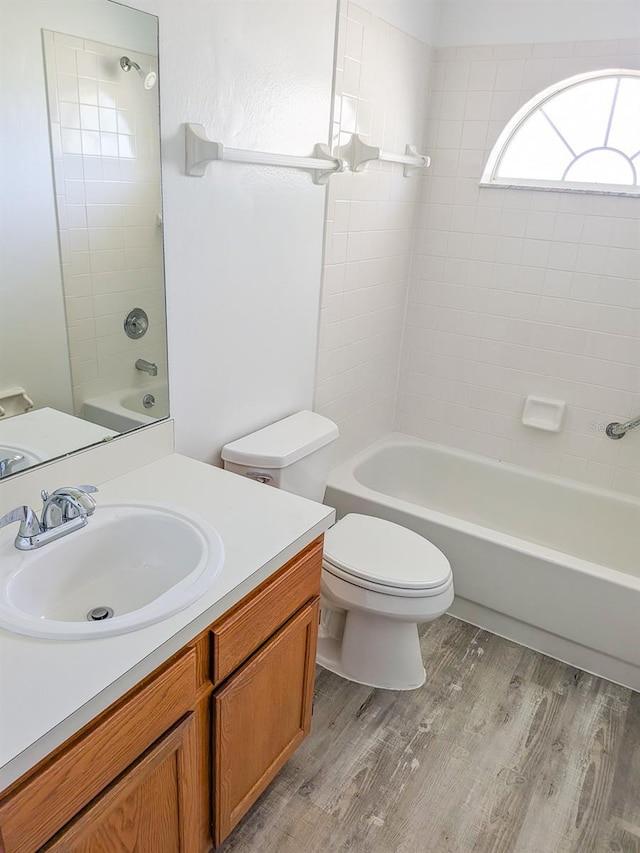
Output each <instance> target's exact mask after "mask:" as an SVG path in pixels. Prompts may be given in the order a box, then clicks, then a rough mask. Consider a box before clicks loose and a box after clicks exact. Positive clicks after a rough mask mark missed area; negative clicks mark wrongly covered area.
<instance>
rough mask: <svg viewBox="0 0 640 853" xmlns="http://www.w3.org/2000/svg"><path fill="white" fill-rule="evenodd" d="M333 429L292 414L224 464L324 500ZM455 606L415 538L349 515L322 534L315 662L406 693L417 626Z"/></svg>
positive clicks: (428, 552)
mask: <svg viewBox="0 0 640 853" xmlns="http://www.w3.org/2000/svg"><path fill="white" fill-rule="evenodd" d="M337 437H338V427H337V426H336V425H335V424H334V423H333V421H330V420H329V419H328V418H325V417H322V416H321V415H317V414H315V413H314V412H308V411H305V412H298V413H297V414H295V415H291V417H288V418H285V419H284V420H281V421H278V422H277V423H275V424H271V426H268V427H265V428H264V429H261V430H259V431H258V432H254V433H251V434H250V435H247V436H245V437H244V438H241V439H238V440H237V441H233V442H231V443H230V444H227V445H225V446H224V447H223V449H222V459H223V460H224V466H225V468H226V469H227V470H229V471H235V472H236V473H238V474H242V475H244V476H245V477H250V478H252V479H254V480H258V481H259V482H262V483H268V484H269V485H272V486H276V487H277V488H280V489H284V490H285V491H289V492H293V493H294V494H297V495H301V496H302V497H305V498H310V499H311V500H316V501H321V500H322V498H323V497H324V491H325V487H326V482H327V476H328V473H329V460H330V456H331V445H332V444H333V442H334V441H335V440H336V438H337ZM452 602H453V576H452V573H451V566H450V565H449V561H448V560H447V558H446V557H445V556H444V554H443V553H442V552H441V551H439V550H438V549H437V548H436V547H435V545H433V544H432V543H431V542H429V541H428V540H427V539H425V538H424V537H422V536H419V535H418V534H417V533H414V532H413V531H411V530H408V529H407V528H406V527H401V526H400V525H398V524H393V523H392V522H390V521H385V520H383V519H381V518H376V517H374V516H370V515H359V514H356V513H350V514H349V515H346V516H344V518H342V519H341V520H340V521H338V522H337V523H336V524H335V525H334V526H333V527H332V528H331V529H330V530H329V531H328V532H327V534H326V536H325V550H324V562H323V573H322V596H321V603H320V608H321V624H320V634H319V639H318V657H317V661H318V663H319V664H320V665H321V666H323V667H325V669H329V670H331V671H332V672H335V673H337V674H338V675H341V676H343V677H344V678H348V679H350V680H351V681H356V682H359V683H360V684H367V685H370V686H372V687H382V688H386V689H389V690H412V689H414V688H416V687H420V685H422V684H423V683H424V681H425V677H426V676H425V670H424V666H423V663H422V655H421V652H420V642H419V638H418V625H419V624H420V623H421V622H431V621H433V620H434V619H437V618H438V617H439V616H442V615H443V614H444V613H445V612H446V611H447V610H448V609H449V607H450V606H451V604H452Z"/></svg>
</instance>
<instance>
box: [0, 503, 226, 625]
mask: <svg viewBox="0 0 640 853" xmlns="http://www.w3.org/2000/svg"><path fill="white" fill-rule="evenodd" d="M15 532H16V531H15V530H11V531H9V533H10V535H8V536H5V535H4V534H5V533H6V531H3V536H2V542H1V546H0V558H1V559H0V566H1V569H0V571H1V577H0V625H1V626H2V627H3V628H8V629H9V630H11V631H15V632H17V633H19V634H27V635H29V636H32V637H46V638H49V639H57V640H80V639H91V638H94V637H108V636H111V635H114V634H123V633H126V632H127V631H134V630H137V629H138V628H144V627H145V626H147V625H151V624H153V623H154V622H159V621H160V620H162V619H166V618H167V617H168V616H171V615H173V614H174V613H177V612H178V611H180V610H183V609H184V608H185V607H188V606H189V605H190V604H193V603H194V602H195V601H196V600H197V599H198V598H199V597H200V596H201V595H202V594H203V593H204V592H206V590H207V589H208V588H209V587H210V586H211V584H212V583H213V581H214V580H215V578H216V577H217V575H218V574H219V573H220V571H221V569H222V564H223V562H224V546H223V544H222V540H221V539H220V536H219V534H218V533H217V531H216V530H214V528H213V527H211V526H210V525H209V524H207V522H205V521H204V520H203V519H201V518H199V517H198V516H196V515H193V514H192V513H189V512H186V511H185V510H182V509H177V508H173V507H167V506H165V505H156V504H153V503H133V502H132V503H126V504H124V503H123V504H99V505H98V507H97V509H96V511H95V513H94V515H92V516H91V518H90V519H89V523H88V524H87V526H86V527H84V528H82V529H81V530H76V531H74V532H72V533H69V534H68V535H67V536H64V537H63V538H62V539H58V540H56V541H55V542H50V543H49V544H47V545H44V546H43V547H42V548H39V549H37V550H35V551H27V552H23V551H18V550H17V549H16V548H15V547H14V546H13V539H14V536H15ZM96 608H98V610H99V612H100V609H102V608H109V609H111V610H113V615H112V616H110V617H108V618H106V619H104V620H103V621H92V620H90V619H89V616H88V614H89V613H90V612H91V611H94V610H95V609H96Z"/></svg>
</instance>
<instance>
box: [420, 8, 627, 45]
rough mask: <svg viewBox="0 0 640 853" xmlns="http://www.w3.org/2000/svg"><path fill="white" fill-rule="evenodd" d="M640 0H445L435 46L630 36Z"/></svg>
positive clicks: (599, 39) (592, 39)
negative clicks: (639, 0)
mask: <svg viewBox="0 0 640 853" xmlns="http://www.w3.org/2000/svg"><path fill="white" fill-rule="evenodd" d="M639 33H640V7H639V6H638V0H441V4H440V13H439V20H438V35H437V41H436V44H438V45H439V46H445V45H472V44H521V43H523V42H526V43H531V42H543V43H544V42H578V41H601V40H603V39H624V38H632V37H634V36H637V35H638V34H639Z"/></svg>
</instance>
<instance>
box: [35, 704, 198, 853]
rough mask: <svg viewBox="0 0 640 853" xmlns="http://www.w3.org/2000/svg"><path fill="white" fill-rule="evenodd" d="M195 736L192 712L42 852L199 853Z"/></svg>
mask: <svg viewBox="0 0 640 853" xmlns="http://www.w3.org/2000/svg"><path fill="white" fill-rule="evenodd" d="M195 735H196V726H195V716H194V715H193V714H190V715H189V716H188V717H187V719H186V720H184V721H183V722H181V723H179V724H178V725H177V726H176V727H175V728H174V729H172V730H171V731H170V732H169V733H168V734H166V735H165V736H164V737H163V738H161V739H160V741H159V742H158V743H157V744H155V745H154V746H153V747H151V749H149V750H148V751H147V752H146V753H145V754H144V755H143V756H142V757H141V758H140V759H139V760H138V761H136V762H135V763H134V764H133V766H132V767H130V768H129V770H127V771H126V773H124V774H123V775H122V776H121V777H120V778H119V779H117V780H116V781H115V782H114V783H113V784H112V785H110V786H109V787H108V788H107V789H106V791H104V793H102V794H101V795H100V796H99V797H97V798H96V799H95V800H94V801H93V802H92V803H91V804H90V805H89V806H88V807H87V808H86V809H85V810H84V811H83V812H81V813H80V815H79V816H78V817H77V818H76V819H75V820H74V821H72V822H71V824H69V825H68V826H67V827H65V829H63V830H62V832H61V833H59V835H58V836H56V837H55V838H54V839H53V840H52V841H51V842H49V844H47V845H46V846H45V847H43V848H42V849H41V851H40V853H196V851H197V849H198V848H197V836H196V835H195V831H196V825H195V822H194V820H193V816H192V815H191V814H190V812H191V810H192V806H191V803H190V795H191V784H190V780H191V778H192V776H193V774H194V760H195V743H194V738H195Z"/></svg>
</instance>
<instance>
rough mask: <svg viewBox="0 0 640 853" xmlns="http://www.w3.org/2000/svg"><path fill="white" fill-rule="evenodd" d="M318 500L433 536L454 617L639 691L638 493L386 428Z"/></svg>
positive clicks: (338, 471) (335, 476) (336, 474)
mask: <svg viewBox="0 0 640 853" xmlns="http://www.w3.org/2000/svg"><path fill="white" fill-rule="evenodd" d="M325 503H327V504H329V505H330V506H333V507H335V508H336V510H337V511H338V516H339V517H341V516H343V515H345V514H346V513H348V512H361V513H367V514H369V515H376V516H379V517H381V518H386V519H389V520H390V521H395V522H397V523H398V524H403V525H404V526H405V527H409V528H411V529H412V530H415V531H416V532H418V533H420V534H422V535H423V536H426V537H427V538H428V539H430V540H431V541H432V542H433V543H434V544H436V545H437V546H438V547H439V548H440V549H441V550H442V551H443V552H444V553H445V554H446V555H447V557H448V558H449V560H450V562H451V565H452V568H453V575H454V586H455V591H456V599H455V602H454V604H453V607H452V609H451V613H452V614H453V615H454V616H459V617H460V618H461V619H465V620H467V621H468V622H471V623H473V624H476V625H479V626H480V627H482V628H486V629H487V630H489V631H493V632H494V633H497V634H500V635H502V636H504V637H508V638H509V639H512V640H515V641H516V642H518V643H522V644H523V645H526V646H529V647H530V648H533V649H537V650H538V651H541V652H544V653H545V654H548V655H551V656H553V657H556V658H559V659H560V660H564V661H567V662H568V663H571V664H573V665H574V666H577V667H580V668H582V669H586V670H588V671H590V672H593V673H596V674H597V675H602V676H604V677H605V678H609V679H611V680H612V681H617V682H618V683H620V684H624V685H626V686H628V687H632V688H633V689H634V690H640V500H637V499H634V498H631V497H626V496H625V495H620V494H617V493H614V492H607V491H603V490H599V489H594V488H590V487H588V486H582V485H580V484H577V483H573V482H571V481H569V480H563V479H561V478H558V477H551V476H545V475H540V474H535V473H533V472H530V471H527V470H526V469H524V468H518V467H516V466H514V465H508V464H506V463H502V462H494V461H492V460H489V459H485V458H484V457H481V456H475V455H473V454H470V453H464V452H462V451H456V450H451V449H449V448H446V447H442V446H440V445H437V444H431V443H429V442H425V441H419V440H417V439H411V438H407V437H405V436H402V435H397V434H392V435H391V436H389V437H388V438H387V439H384V440H383V441H380V442H378V443H377V444H375V445H373V446H372V447H370V448H369V449H368V450H366V451H365V452H364V453H361V454H360V455H359V456H356V457H355V458H354V459H352V460H350V461H349V462H347V463H345V464H343V465H341V466H340V467H338V468H336V469H334V470H333V471H332V472H331V475H330V477H329V484H328V487H327V493H326V496H325Z"/></svg>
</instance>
